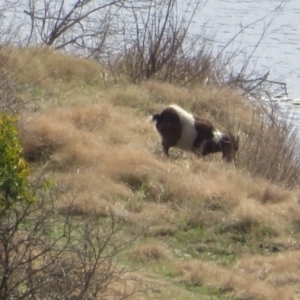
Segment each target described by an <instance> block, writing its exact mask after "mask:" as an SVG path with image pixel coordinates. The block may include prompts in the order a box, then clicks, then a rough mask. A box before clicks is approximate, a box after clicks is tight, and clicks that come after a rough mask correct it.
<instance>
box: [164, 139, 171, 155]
mask: <svg viewBox="0 0 300 300" xmlns="http://www.w3.org/2000/svg"><path fill="white" fill-rule="evenodd" d="M162 147H163V151H164V154H165V155H166V156H169V149H170V145H169V144H168V143H167V142H166V141H165V140H163V141H162Z"/></svg>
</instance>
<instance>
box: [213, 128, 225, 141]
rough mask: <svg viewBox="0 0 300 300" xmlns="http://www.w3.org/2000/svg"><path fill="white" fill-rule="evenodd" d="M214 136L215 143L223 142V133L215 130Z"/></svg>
mask: <svg viewBox="0 0 300 300" xmlns="http://www.w3.org/2000/svg"><path fill="white" fill-rule="evenodd" d="M213 135H214V137H213V141H214V142H215V143H219V142H220V141H221V139H222V137H223V133H222V132H220V131H219V130H215V131H214V132H213Z"/></svg>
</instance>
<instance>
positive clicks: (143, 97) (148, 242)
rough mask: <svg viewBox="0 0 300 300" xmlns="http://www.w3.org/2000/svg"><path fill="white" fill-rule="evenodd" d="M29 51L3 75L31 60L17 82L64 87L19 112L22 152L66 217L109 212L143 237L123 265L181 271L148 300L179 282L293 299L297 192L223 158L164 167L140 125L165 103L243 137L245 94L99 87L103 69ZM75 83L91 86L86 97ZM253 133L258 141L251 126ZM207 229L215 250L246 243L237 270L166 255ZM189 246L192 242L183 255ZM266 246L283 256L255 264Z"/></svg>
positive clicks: (148, 129)
mask: <svg viewBox="0 0 300 300" xmlns="http://www.w3.org/2000/svg"><path fill="white" fill-rule="evenodd" d="M26 51H27V52H26ZM32 51H33V50H32V49H29V50H26V49H23V50H21V52H20V55H18V59H17V60H15V61H13V60H11V61H10V63H9V67H11V68H13V67H15V66H19V67H20V68H21V69H22V68H23V66H24V65H25V66H27V61H30V68H27V70H26V74H27V76H25V70H24V69H22V70H23V73H22V72H20V73H19V75H18V77H17V78H18V79H19V80H21V81H25V82H26V80H29V81H36V82H37V81H39V80H41V79H43V78H47V80H48V79H49V78H50V79H51V80H48V81H47V80H45V81H42V82H41V85H39V87H40V88H43V89H46V90H50V89H51V87H52V86H53V85H55V83H56V82H57V81H59V84H58V85H55V88H56V90H57V94H55V95H53V96H49V98H47V99H44V102H40V103H39V109H38V110H37V111H35V112H33V111H25V112H24V113H22V118H20V133H21V139H22V143H23V145H24V151H25V154H26V156H27V157H28V158H29V159H30V160H31V161H32V167H33V169H34V170H37V171H38V170H39V169H40V167H42V166H44V169H45V171H46V172H47V174H49V176H51V178H52V179H53V180H55V181H56V182H57V183H58V184H59V185H60V186H61V187H62V188H63V189H64V191H65V193H64V197H63V199H60V200H59V203H58V205H60V206H61V209H62V212H63V210H64V204H68V203H69V202H70V201H71V202H72V203H73V205H74V210H73V213H74V214H77V215H82V216H86V215H89V214H93V213H97V214H99V215H101V216H105V215H106V214H107V212H108V211H110V210H113V211H114V212H115V213H116V214H117V215H119V216H122V217H124V218H125V219H126V220H127V221H128V224H130V225H133V226H134V227H137V226H139V228H143V230H145V232H146V233H145V234H146V237H145V240H144V243H143V242H142V241H141V242H140V243H139V244H138V246H136V247H135V248H133V249H131V250H132V251H131V252H130V253H129V254H128V255H129V257H133V258H134V259H136V260H140V261H143V262H147V265H149V264H151V262H157V261H160V262H161V264H165V267H166V268H169V269H171V270H172V267H170V265H176V272H175V274H176V279H175V280H173V281H172V280H168V283H167V284H165V281H164V280H166V279H165V278H163V275H162V274H156V276H157V278H158V279H157V280H158V281H159V280H161V288H160V289H161V290H160V292H159V294H156V295H152V296H149V298H145V299H166V295H167V294H168V293H167V292H166V289H169V290H172V289H173V290H176V291H178V289H179V287H178V285H177V284H178V281H179V282H180V284H186V285H192V286H203V285H205V286H212V287H215V288H217V289H218V290H219V291H220V293H221V294H224V295H226V294H227V295H231V296H232V297H233V298H232V299H243V300H246V299H263V300H265V299H298V298H297V295H298V294H297V293H298V292H299V290H298V287H297V286H299V278H298V275H297V267H298V268H299V266H298V263H297V260H299V253H298V251H294V252H293V251H291V249H297V247H298V246H299V243H298V241H297V236H296V235H293V234H291V232H292V231H293V230H294V229H295V226H298V227H299V223H300V205H299V195H300V194H299V191H298V190H296V189H294V190H285V189H283V188H282V187H280V186H277V185H275V184H272V183H270V182H267V181H266V180H264V179H263V178H256V177H253V176H251V175H250V174H249V172H247V170H243V169H237V168H236V167H234V166H233V165H231V164H224V163H221V162H220V155H218V154H216V155H213V156H211V157H208V158H206V159H205V160H204V159H197V158H196V157H194V156H193V154H190V153H183V152H181V151H178V150H176V149H171V157H170V158H165V157H164V156H163V154H162V149H161V146H160V138H159V136H158V134H157V132H156V131H155V128H154V124H152V123H149V122H147V121H146V120H147V117H148V116H149V115H150V114H152V113H154V112H157V111H160V109H162V108H163V107H164V106H165V105H167V104H170V103H177V104H179V105H182V106H183V107H184V108H186V109H187V110H189V111H192V112H194V113H195V114H196V115H199V116H201V117H206V118H209V119H211V120H212V122H213V123H214V124H216V127H218V128H220V129H221V130H223V129H227V128H228V126H229V125H230V126H232V128H233V129H234V130H236V129H237V124H238V122H239V121H241V122H242V123H241V126H240V129H241V130H242V131H244V132H249V130H250V128H251V126H252V125H253V124H252V121H253V110H252V109H250V108H249V107H247V105H246V104H245V103H244V100H243V99H242V98H241V97H240V96H237V95H236V93H235V92H234V91H231V90H229V89H225V88H223V89H216V88H210V87H206V88H202V87H194V88H189V89H188V88H180V87H174V86H172V85H169V84H163V83H157V82H147V83H143V84H141V85H140V86H134V85H130V84H128V85H126V84H124V85H122V86H107V87H106V88H103V82H102V83H101V80H102V78H101V76H102V75H101V67H100V66H98V65H96V64H94V63H92V62H90V61H84V60H79V59H77V58H75V57H69V56H66V55H62V54H59V53H54V52H52V51H50V50H48V49H42V50H39V51H38V54H36V55H33V56H32V53H33V52H32ZM28 53H30V54H28ZM82 82H84V84H94V86H93V88H92V89H88V88H87V90H85V89H83V88H82V85H81V86H80V84H82ZM95 83H99V84H100V83H101V84H100V87H96V86H95ZM62 94H63V96H62ZM56 96H58V98H59V99H60V101H59V102H58V101H56V100H57V99H56ZM64 99H65V101H63V100H64ZM228 112H229V113H228ZM230 126H229V127H230ZM252 127H253V132H252V133H253V134H255V132H256V130H258V128H256V126H255V125H254V126H252ZM203 226H204V227H205V228H208V229H207V232H208V234H209V235H210V236H209V237H207V238H206V240H209V239H210V240H213V241H215V242H216V243H219V242H218V241H219V239H221V238H220V236H221V235H222V234H223V233H224V232H225V234H228V235H229V236H231V235H235V234H236V235H239V237H240V236H244V235H246V236H247V237H246V238H247V239H248V241H247V242H249V244H248V245H249V246H248V247H249V248H250V249H249V251H248V252H247V248H246V247H244V248H243V250H241V251H237V258H236V262H235V264H233V266H228V267H225V266H223V265H219V264H218V263H217V262H216V263H207V262H204V261H201V259H189V258H188V256H187V257H185V258H184V261H182V260H181V259H180V258H178V257H176V255H173V253H172V252H173V251H174V249H172V247H175V246H174V243H175V242H174V241H173V240H171V242H170V245H168V246H166V245H167V244H166V243H167V242H168V241H169V238H170V237H173V236H176V234H185V233H186V232H188V230H190V229H191V230H198V229H199V228H202V227H203ZM295 230H296V229H295ZM287 235H288V238H287ZM162 239H166V241H165V242H164V243H162ZM265 241H266V243H265ZM202 242H204V243H205V239H203V241H202ZM172 243H173V244H172ZM187 243H189V240H188V238H187V239H186V240H185V242H183V243H182V244H181V247H183V248H184V247H185V246H186V245H185V244H187ZM220 243H221V242H220ZM230 243H231V244H234V241H232V240H231V241H230ZM236 243H237V244H238V242H236ZM270 243H274V244H276V245H281V246H279V247H280V251H282V252H280V253H279V254H273V253H271V252H268V253H265V252H263V250H262V253H261V254H259V251H260V249H259V248H258V245H259V244H262V247H263V248H264V246H265V244H267V246H268V245H269V244H270ZM238 245H240V244H238ZM251 245H253V246H251ZM177 246H178V245H177ZM177 246H176V247H177ZM191 247H194V246H191ZM224 247H225V246H224ZM226 247H227V246H226ZM238 247H242V246H238ZM251 247H252V248H251ZM285 250H289V251H288V252H286V251H285ZM145 272H146V271H144V274H143V276H144V277H147V275H146V274H145ZM151 276H153V274H152V275H149V277H151ZM170 281H171V283H170ZM170 284H171V287H170ZM166 286H167V287H166ZM186 293H187V294H188V295H186ZM171 294H172V296H173V298H172V299H199V295H198V294H197V293H194V294H193V293H190V292H187V291H186V290H185V289H183V290H182V291H181V292H178V293H176V294H175V295H174V293H173V292H172V293H171ZM184 295H185V296H184ZM193 295H194V296H193ZM220 297H221V296H220ZM140 299H142V298H140ZM203 299H204V298H203ZM205 299H206V298H205ZM216 299H224V298H216Z"/></svg>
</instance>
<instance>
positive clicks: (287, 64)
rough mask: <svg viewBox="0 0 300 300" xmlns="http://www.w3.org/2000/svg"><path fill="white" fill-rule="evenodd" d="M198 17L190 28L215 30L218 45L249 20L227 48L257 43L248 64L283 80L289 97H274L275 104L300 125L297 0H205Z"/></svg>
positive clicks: (299, 6)
mask: <svg viewBox="0 0 300 300" xmlns="http://www.w3.org/2000/svg"><path fill="white" fill-rule="evenodd" d="M200 17H201V20H198V21H197V23H196V24H195V25H194V26H193V30H194V31H195V32H196V31H197V30H198V28H197V26H199V27H201V26H203V24H206V25H205V31H206V33H212V32H215V33H216V35H215V38H214V40H215V42H216V45H217V47H218V48H219V49H221V48H222V47H224V45H225V44H226V43H227V42H228V41H229V40H230V39H231V38H232V37H233V36H234V35H235V34H237V33H238V32H239V31H240V30H241V28H242V27H247V26H248V25H249V24H250V25H249V26H248V27H247V28H246V29H245V30H244V31H243V33H242V34H241V35H239V36H238V37H237V39H236V40H235V42H234V43H233V44H232V45H230V48H228V51H235V49H237V48H239V49H241V48H243V49H244V50H245V52H247V53H252V51H253V50H254V47H255V46H256V45H257V44H258V43H259V47H258V48H257V49H256V50H255V52H254V54H253V56H252V60H251V61H252V66H250V67H252V68H255V70H257V71H259V72H260V73H266V72H267V71H270V76H269V78H268V79H269V80H274V81H280V82H285V83H286V84H287V91H288V96H289V97H288V98H289V99H290V101H288V102H286V101H285V102H281V101H278V103H279V107H280V110H281V111H285V112H289V113H290V114H293V115H294V117H293V119H294V120H295V122H296V123H297V125H298V124H299V125H300V123H299V122H300V105H295V104H300V2H299V0H286V1H284V2H282V1H281V0H208V1H207V4H206V5H205V7H204V8H203V9H202V11H201V13H200ZM262 35H263V36H262ZM261 37H262V40H261V41H260V38H261ZM240 59H241V61H242V60H243V58H242V57H241V58H240ZM298 102H299V103H298Z"/></svg>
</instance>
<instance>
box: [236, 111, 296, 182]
mask: <svg viewBox="0 0 300 300" xmlns="http://www.w3.org/2000/svg"><path fill="white" fill-rule="evenodd" d="M254 124H255V125H256V126H257V125H259V126H260V128H259V130H258V131H256V133H255V134H254V133H253V132H252V128H250V129H249V131H248V132H247V133H246V135H245V136H244V138H243V141H242V142H241V145H240V154H239V166H240V167H242V168H245V169H247V170H248V171H250V172H251V173H252V174H253V175H259V176H261V177H264V178H266V179H267V180H268V181H271V182H275V183H280V184H283V185H284V186H286V187H293V186H295V185H296V184H297V183H298V181H299V179H300V175H299V174H300V173H299V170H300V157H299V154H298V147H299V143H298V139H299V130H298V129H297V127H295V126H294V125H293V124H292V122H291V121H290V119H289V118H288V117H286V118H284V119H282V118H280V114H279V112H275V114H273V113H272V114H268V113H266V112H265V113H263V114H262V115H260V117H259V118H256V117H254V118H253V126H254Z"/></svg>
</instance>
